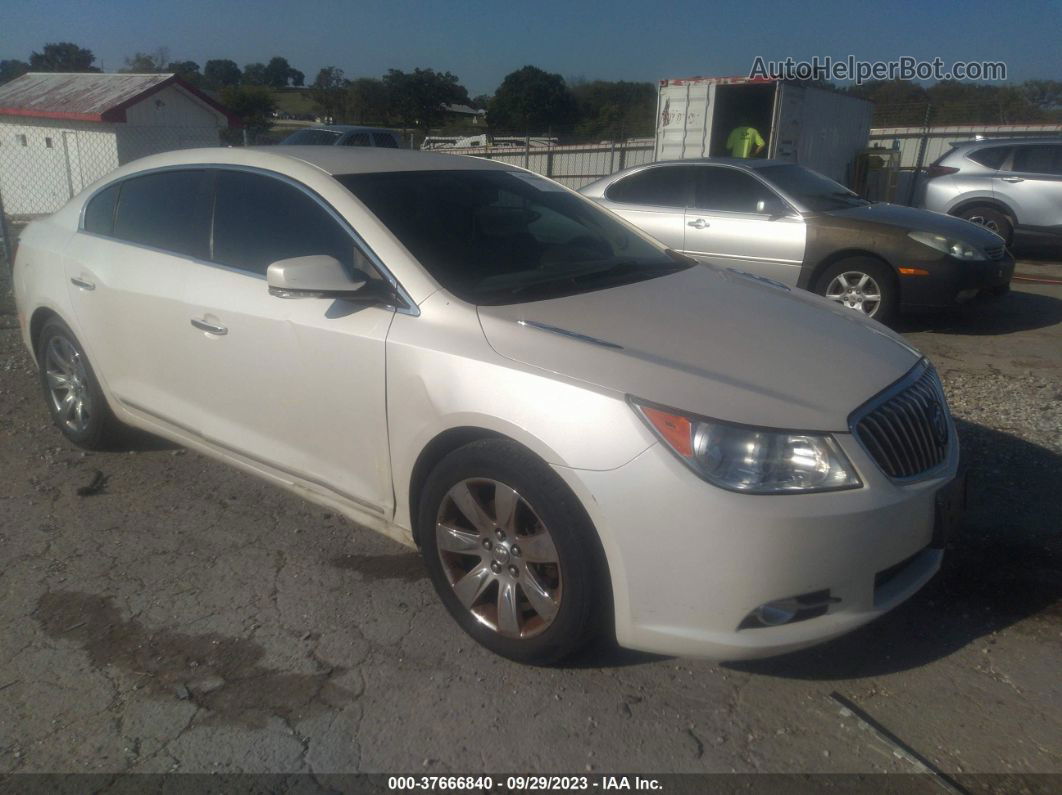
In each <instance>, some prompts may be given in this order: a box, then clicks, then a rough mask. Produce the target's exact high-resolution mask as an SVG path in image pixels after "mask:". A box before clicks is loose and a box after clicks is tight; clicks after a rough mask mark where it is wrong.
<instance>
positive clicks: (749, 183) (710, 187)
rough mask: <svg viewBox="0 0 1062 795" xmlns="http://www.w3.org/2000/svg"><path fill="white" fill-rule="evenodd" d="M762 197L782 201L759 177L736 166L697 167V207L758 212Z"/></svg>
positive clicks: (695, 192)
mask: <svg viewBox="0 0 1062 795" xmlns="http://www.w3.org/2000/svg"><path fill="white" fill-rule="evenodd" d="M759 201H768V202H769V201H778V197H777V196H776V195H775V194H774V193H773V192H772V191H771V190H769V189H768V188H767V187H766V186H765V185H763V183H761V182H760V181H759V180H757V179H756V178H755V177H751V176H749V175H748V174H746V173H744V172H742V171H738V170H737V169H734V168H719V167H715V166H701V167H700V168H698V169H697V176H696V179H695V182H694V189H693V205H694V207H697V208H698V209H700V210H719V211H722V212H728V213H755V212H756V203H757V202H759Z"/></svg>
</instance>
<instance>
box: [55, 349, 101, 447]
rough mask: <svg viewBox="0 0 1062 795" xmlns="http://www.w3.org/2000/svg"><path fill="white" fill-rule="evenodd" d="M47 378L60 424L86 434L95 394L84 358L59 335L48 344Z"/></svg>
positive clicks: (75, 431)
mask: <svg viewBox="0 0 1062 795" xmlns="http://www.w3.org/2000/svg"><path fill="white" fill-rule="evenodd" d="M44 375H45V378H46V380H47V383H48V396H49V398H50V399H51V401H52V407H53V408H54V409H55V413H56V416H57V417H58V418H59V422H60V423H61V424H62V425H63V426H64V427H65V428H67V429H69V430H70V431H73V432H74V433H83V432H84V431H85V430H86V429H87V428H88V427H89V421H90V419H91V417H92V410H93V407H92V393H91V391H90V390H89V380H88V372H87V370H86V369H85V361H84V357H82V355H81V353H80V352H79V351H78V350H77V348H75V347H74V344H73V343H72V342H71V341H70V340H69V339H67V338H66V337H64V336H61V335H58V334H57V335H56V336H54V337H52V338H51V339H50V340H49V341H48V347H47V348H46V350H45V361H44Z"/></svg>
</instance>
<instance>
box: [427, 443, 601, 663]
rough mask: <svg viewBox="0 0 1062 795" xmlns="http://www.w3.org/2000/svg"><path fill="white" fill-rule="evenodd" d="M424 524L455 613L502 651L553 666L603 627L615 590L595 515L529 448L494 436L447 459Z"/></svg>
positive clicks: (430, 558)
mask: <svg viewBox="0 0 1062 795" xmlns="http://www.w3.org/2000/svg"><path fill="white" fill-rule="evenodd" d="M499 499H501V500H502V502H499ZM499 513H500V514H501V515H500V516H499ZM507 517H510V518H507ZM417 527H418V530H419V534H418V538H419V540H420V544H421V552H422V554H423V556H424V560H425V562H426V564H427V567H428V571H429V573H430V576H431V580H432V584H433V585H434V586H435V590H436V591H437V592H438V594H439V597H440V598H441V599H442V602H443V604H444V605H446V609H447V610H449V611H450V615H452V616H453V617H454V619H455V620H456V621H457V623H458V624H459V625H460V626H461V628H462V629H463V630H464V631H465V632H467V633H468V634H469V635H471V636H472V638H474V639H475V640H476V641H477V642H478V643H480V644H481V645H483V646H485V647H486V648H487V649H490V650H491V651H493V652H495V653H496V654H500V655H501V656H503V657H508V658H509V659H511V660H516V661H517V662H521V663H528V664H533V665H547V664H550V663H554V662H557V661H559V660H561V659H563V658H565V657H568V656H570V655H571V654H573V653H575V652H576V651H577V650H579V649H580V648H582V647H583V646H584V645H585V644H586V643H587V642H588V641H589V640H590V639H591V638H593V637H594V635H595V634H596V633H597V630H598V629H599V627H600V626H601V625H602V624H603V621H602V620H601V617H602V616H603V615H604V614H605V612H606V606H607V605H608V604H610V599H609V593H610V591H609V585H608V578H607V576H605V567H604V564H603V554H602V552H601V550H600V547H599V544H598V540H597V536H596V533H595V531H594V529H593V526H592V524H591V522H590V518H589V517H588V516H587V515H586V512H585V510H584V509H583V507H582V505H581V504H580V503H579V501H578V499H577V498H576V497H575V495H574V494H573V493H572V492H571V490H570V489H569V488H568V486H567V485H566V484H565V483H564V482H563V481H562V480H561V479H560V478H559V477H558V476H557V474H556V473H555V472H553V470H552V469H550V467H549V466H548V465H547V464H546V463H545V462H543V461H542V460H541V459H539V458H538V457H537V456H535V455H534V454H533V453H531V452H530V451H529V450H527V449H526V448H524V447H522V446H521V445H519V444H517V443H515V442H512V441H509V440H503V439H485V440H481V441H477V442H473V443H471V444H469V445H466V446H464V447H461V448H459V449H457V450H455V451H454V452H452V453H450V454H449V455H448V456H446V457H445V458H444V459H443V460H442V461H441V462H439V464H438V466H436V468H435V470H434V471H432V473H431V475H429V477H428V479H427V482H426V483H425V485H424V489H423V491H422V496H421V500H420V508H419V510H418V525H417ZM507 608H508V609H507Z"/></svg>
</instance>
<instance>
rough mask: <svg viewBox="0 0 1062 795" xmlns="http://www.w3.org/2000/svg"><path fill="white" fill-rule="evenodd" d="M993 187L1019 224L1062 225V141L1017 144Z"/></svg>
mask: <svg viewBox="0 0 1062 795" xmlns="http://www.w3.org/2000/svg"><path fill="white" fill-rule="evenodd" d="M992 190H993V192H994V193H995V194H996V196H997V197H998V198H999V199H1000V200H1001V201H1003V202H1005V203H1006V204H1007V205H1008V206H1010V208H1011V209H1012V210H1014V214H1015V215H1016V216H1017V221H1018V224H1019V225H1020V226H1031V227H1040V228H1043V227H1048V228H1049V227H1055V231H1059V227H1062V144H1030V145H1025V146H1015V147H1014V152H1013V154H1012V155H1011V157H1010V159H1009V161H1008V162H1007V163H1005V164H1004V168H1003V169H1001V170H1000V171H998V172H996V175H995V176H994V177H993V178H992Z"/></svg>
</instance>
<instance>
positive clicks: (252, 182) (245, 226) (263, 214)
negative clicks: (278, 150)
mask: <svg viewBox="0 0 1062 795" xmlns="http://www.w3.org/2000/svg"><path fill="white" fill-rule="evenodd" d="M216 190H217V194H216V202H215V207H214V260H215V261H216V262H220V263H221V264H223V265H229V266H232V267H234V268H240V269H242V270H246V271H251V272H252V273H259V274H262V275H265V272H266V269H267V268H268V267H269V265H270V264H271V263H273V262H276V261H277V260H281V259H287V258H288V257H304V256H308V255H310V254H330V255H331V256H333V257H335V258H336V259H338V260H339V261H340V262H342V263H343V264H344V265H346V266H347V268H353V267H354V266H355V249H354V240H353V238H352V237H351V236H350V234H349V233H348V232H347V231H346V230H345V229H344V228H343V227H342V226H340V225H339V222H338V221H336V220H335V218H333V217H332V216H331V215H330V214H329V213H328V212H327V211H326V210H325V209H324V208H323V207H321V205H320V204H318V203H317V202H316V201H314V200H313V199H312V198H310V197H309V196H307V195H306V194H305V193H303V192H302V191H301V190H299V189H298V188H296V187H294V186H293V185H289V184H287V183H285V182H281V181H280V180H277V179H273V178H271V177H266V176H262V175H260V174H248V173H245V172H239V171H223V172H220V173H219V174H218V177H217V188H216ZM357 267H359V268H360V269H361V270H364V269H365V264H364V262H363V261H362V260H361V259H360V258H359V260H358V265H357Z"/></svg>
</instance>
